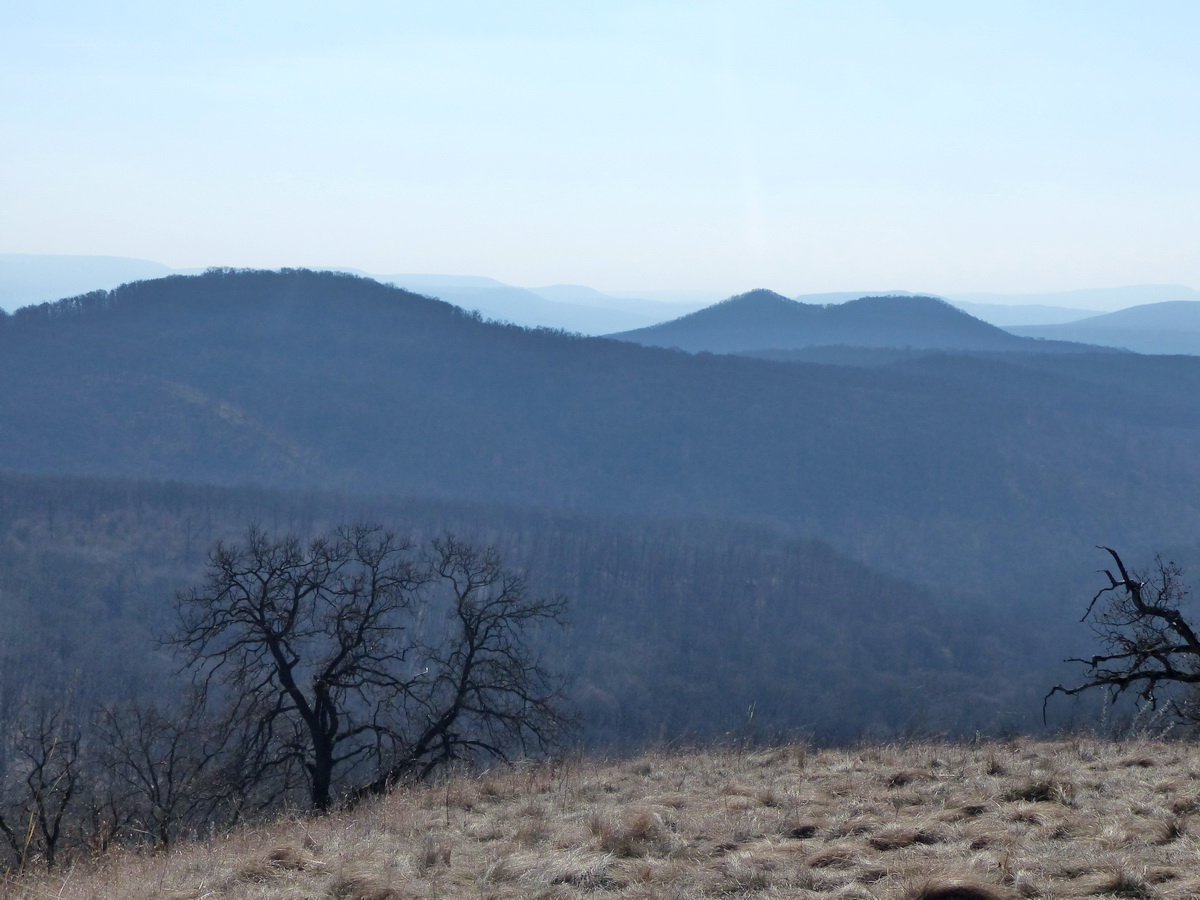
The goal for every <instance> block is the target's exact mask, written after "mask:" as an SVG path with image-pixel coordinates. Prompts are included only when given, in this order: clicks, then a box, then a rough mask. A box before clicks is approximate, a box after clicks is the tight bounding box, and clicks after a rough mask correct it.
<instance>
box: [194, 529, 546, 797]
mask: <svg viewBox="0 0 1200 900" xmlns="http://www.w3.org/2000/svg"><path fill="white" fill-rule="evenodd" d="M442 586H448V587H449V588H450V589H451V590H450V591H449V595H450V599H451V605H452V609H451V610H450V614H449V617H448V618H439V616H438V615H437V612H438V607H439V603H440V602H444V601H445V597H446V594H447V592H446V591H444V590H441V588H442ZM177 608H178V612H179V616H180V618H179V627H178V630H177V632H176V634H175V636H174V638H173V640H172V642H173V643H174V644H175V646H176V647H178V648H179V649H180V650H181V651H182V652H183V653H184V655H185V659H186V661H187V663H188V664H189V665H190V666H191V667H192V668H193V671H194V674H195V677H196V683H197V685H198V686H199V687H200V689H201V692H202V694H203V695H204V696H206V697H207V698H208V699H209V700H210V701H211V700H212V699H213V698H214V696H216V695H219V698H218V699H219V701H220V703H221V704H223V706H224V709H225V713H224V716H225V721H226V723H227V728H228V729H229V730H230V732H231V733H232V732H235V731H236V732H238V733H240V734H241V735H242V738H243V739H242V740H241V742H240V746H241V747H242V748H243V749H242V752H243V755H242V763H241V768H242V772H243V774H244V775H245V776H246V777H247V778H248V779H249V780H251V781H253V782H260V783H261V782H272V781H273V783H274V784H275V785H276V787H275V790H276V791H277V792H286V791H287V790H288V788H289V787H290V785H291V784H293V783H294V781H295V779H296V778H297V777H300V778H303V780H304V781H305V782H306V784H307V788H308V795H309V801H310V803H311V805H312V806H313V808H314V809H318V810H325V809H328V808H329V807H330V806H331V805H332V804H333V802H334V801H335V799H336V798H337V796H339V795H341V796H349V795H354V794H361V793H363V792H365V791H369V790H382V789H384V788H385V787H386V785H387V784H389V783H391V782H392V781H394V780H395V779H396V778H399V777H402V776H404V775H407V774H409V773H412V772H416V774H425V773H427V772H428V771H430V770H431V769H432V768H434V767H435V766H436V765H437V764H439V763H441V762H444V761H446V760H449V759H454V758H458V757H461V756H465V755H468V754H470V753H488V754H491V755H495V756H503V754H504V753H505V752H507V751H508V750H509V749H511V748H513V747H516V746H528V744H529V743H530V742H532V743H534V744H538V745H539V746H540V745H544V744H545V743H546V742H547V741H548V740H550V739H551V737H552V736H553V734H554V731H555V728H556V727H557V726H558V725H560V724H561V723H562V721H563V719H562V717H561V716H560V715H559V713H558V712H557V709H556V707H555V703H556V701H557V699H558V688H557V683H556V682H555V680H554V678H553V677H552V676H551V675H550V674H549V673H548V672H547V671H546V670H545V669H544V668H543V667H542V666H541V665H540V663H539V662H538V661H537V659H536V657H535V655H534V654H533V653H532V652H531V651H530V650H529V649H528V647H527V645H526V643H525V639H526V637H527V634H528V632H529V631H530V630H531V629H532V628H533V627H534V625H536V624H537V623H538V622H539V621H541V620H548V621H554V622H557V621H559V620H560V617H561V613H562V609H563V601H562V600H561V599H555V600H532V599H530V598H528V597H527V595H526V592H525V583H524V580H523V579H522V578H521V577H520V576H517V575H514V574H512V573H509V572H506V571H505V570H504V569H503V567H502V566H501V565H500V563H499V560H498V558H497V557H496V555H495V553H494V552H492V551H484V552H482V553H480V552H479V551H475V550H474V549H472V548H470V547H468V546H467V545H465V544H462V543H461V542H459V541H457V540H455V539H453V538H448V539H446V540H445V541H441V542H435V543H434V545H433V550H432V551H431V553H430V554H428V555H426V556H424V557H418V556H417V555H416V554H415V553H414V551H413V548H412V547H411V546H410V545H409V544H408V543H406V542H403V541H401V540H399V539H397V537H396V536H395V535H394V534H393V533H391V532H389V531H387V530H385V529H383V528H381V527H379V526H374V525H361V524H360V525H349V526H343V527H340V528H338V529H336V530H334V531H333V532H331V533H329V534H327V535H323V536H320V537H318V538H315V539H313V540H312V541H310V542H308V543H307V544H305V543H303V542H301V541H300V540H299V539H298V538H296V537H294V536H286V537H283V538H280V539H277V540H276V539H272V538H270V537H268V536H267V535H266V534H265V533H263V532H262V531H261V530H260V529H258V528H251V529H250V530H249V531H248V532H247V535H246V539H245V541H244V542H242V543H239V544H230V545H225V544H220V545H218V546H217V548H216V549H215V550H214V551H213V553H212V554H211V555H210V558H209V574H208V578H207V579H206V581H205V582H204V584H203V585H201V586H199V587H197V588H194V589H192V590H190V591H187V592H185V593H182V594H180V595H179V596H178V602H177Z"/></svg>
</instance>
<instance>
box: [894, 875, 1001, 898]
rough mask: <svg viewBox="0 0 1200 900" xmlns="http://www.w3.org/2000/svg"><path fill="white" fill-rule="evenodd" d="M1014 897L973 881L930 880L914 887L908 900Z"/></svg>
mask: <svg viewBox="0 0 1200 900" xmlns="http://www.w3.org/2000/svg"><path fill="white" fill-rule="evenodd" d="M1012 897H1013V895H1012V894H1011V893H1009V892H1008V891H1006V890H1004V889H1003V888H1001V887H998V886H996V885H994V884H987V883H985V882H982V881H973V880H966V879H964V880H941V879H936V880H930V881H925V882H922V883H920V884H917V885H914V886H913V887H912V888H910V889H909V891H908V893H906V894H905V898H906V900H1011V898H1012Z"/></svg>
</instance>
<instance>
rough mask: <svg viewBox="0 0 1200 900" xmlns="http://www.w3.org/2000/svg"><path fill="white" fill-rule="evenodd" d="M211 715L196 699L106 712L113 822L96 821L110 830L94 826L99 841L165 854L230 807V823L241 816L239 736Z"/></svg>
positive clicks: (103, 729) (103, 747) (103, 756)
mask: <svg viewBox="0 0 1200 900" xmlns="http://www.w3.org/2000/svg"><path fill="white" fill-rule="evenodd" d="M206 712H207V711H206V709H205V707H204V702H203V697H201V696H199V695H197V694H190V695H186V696H185V697H184V698H183V700H182V701H181V702H180V703H179V704H177V705H176V706H175V707H174V708H172V709H169V710H166V711H164V710H161V709H159V708H157V707H155V706H153V705H147V704H143V703H139V702H136V701H135V702H131V703H128V704H125V705H124V706H120V707H118V706H107V707H104V708H103V709H102V710H101V712H100V717H99V723H98V726H97V729H96V743H97V744H98V745H99V746H98V750H97V755H98V757H99V761H100V763H101V765H102V766H103V768H104V772H105V776H106V777H105V781H106V782H107V785H108V788H109V790H108V791H107V793H106V795H105V796H104V797H102V798H98V799H99V800H101V804H100V806H101V807H102V811H105V812H107V816H103V817H97V816H94V817H93V818H98V819H99V820H100V821H104V822H107V823H108V827H107V829H105V828H101V827H97V826H96V825H93V828H92V832H93V834H94V835H95V836H96V837H95V840H98V841H100V842H101V843H111V842H112V841H113V840H115V839H117V838H118V837H121V836H122V835H123V834H129V835H133V836H135V837H137V838H138V839H140V840H147V841H149V842H150V843H151V844H152V845H153V846H155V847H156V848H158V849H165V848H167V847H169V846H170V845H171V844H172V843H173V841H174V840H175V838H176V837H177V836H178V835H179V833H180V832H181V831H183V830H186V829H192V830H195V829H199V828H202V827H204V826H205V825H208V824H211V823H212V822H213V821H214V820H216V819H217V813H218V810H219V809H220V808H221V807H222V806H223V805H225V806H228V807H230V808H231V810H232V811H231V812H230V814H229V815H227V816H225V817H223V818H227V819H228V818H234V817H235V816H236V808H237V807H238V805H239V804H238V802H237V799H238V797H239V794H240V792H239V790H238V787H239V785H238V779H237V778H230V777H228V776H229V774H230V772H229V769H230V767H231V764H234V763H233V760H232V759H231V755H230V752H229V748H230V745H231V744H232V743H233V737H234V736H233V735H232V734H231V733H230V732H229V731H228V730H226V729H225V728H224V727H220V726H217V727H214V724H215V723H213V722H211V721H210V720H209V719H208V718H207V717H206ZM221 724H222V725H223V724H224V723H221ZM234 765H235V767H236V768H237V769H240V766H236V764H234Z"/></svg>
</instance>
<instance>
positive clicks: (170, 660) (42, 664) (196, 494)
mask: <svg viewBox="0 0 1200 900" xmlns="http://www.w3.org/2000/svg"><path fill="white" fill-rule="evenodd" d="M351 521H368V522H378V523H382V524H385V525H387V526H389V527H391V528H394V529H396V530H397V531H398V532H399V533H400V534H402V535H403V536H405V537H407V538H410V539H411V540H413V541H414V543H416V544H417V545H421V544H423V543H425V542H427V541H428V539H429V538H432V537H437V536H439V535H440V534H443V533H445V532H454V533H457V534H458V535H460V536H461V537H463V538H465V539H467V540H469V541H473V542H476V543H478V544H479V545H481V546H482V545H493V546H495V547H497V549H498V550H499V551H500V553H501V555H502V557H503V559H504V560H505V562H506V563H507V564H508V565H510V566H513V567H516V568H518V569H520V570H522V571H525V572H527V573H528V575H529V579H530V585H531V588H532V589H533V590H534V591H535V592H536V593H538V594H543V595H547V596H552V595H556V594H563V595H565V596H567V597H568V598H570V613H569V620H570V624H569V627H568V629H567V630H566V631H565V632H563V633H557V632H554V631H546V632H544V633H543V634H542V637H541V639H540V640H542V641H543V642H546V646H547V647H548V649H549V650H550V651H552V654H551V655H552V658H553V659H554V660H555V667H556V668H559V669H562V670H563V671H564V673H565V674H567V675H568V676H569V681H570V690H569V694H570V697H571V701H572V705H573V706H574V707H576V708H577V709H578V710H579V712H580V713H581V722H582V731H581V737H582V739H583V740H584V741H585V743H587V744H590V745H597V744H599V745H605V746H610V745H619V746H628V745H630V744H638V743H642V742H645V741H647V740H654V739H659V738H663V737H682V736H704V735H708V736H712V735H716V734H722V733H725V732H727V731H729V730H738V731H741V730H743V729H745V728H747V727H749V728H752V729H754V730H755V731H757V732H759V733H766V734H771V733H775V732H802V733H813V734H820V735H823V736H825V737H826V738H831V737H835V736H842V737H848V736H852V735H856V734H861V733H879V734H888V733H893V732H895V731H896V730H902V731H922V732H923V731H928V730H935V731H945V730H952V731H970V730H972V729H975V728H997V727H1019V726H1022V725H1024V726H1029V725H1032V724H1033V722H1034V719H1035V713H1036V706H1037V698H1038V697H1039V696H1040V691H1041V690H1042V687H1043V684H1044V683H1045V682H1046V681H1047V680H1048V679H1051V678H1053V677H1056V674H1057V672H1058V670H1057V668H1056V667H1055V666H1054V662H1055V660H1054V659H1053V657H1052V655H1050V654H1052V652H1053V651H1052V647H1051V642H1050V641H1049V640H1047V639H1046V638H1045V637H1043V636H1031V635H1029V634H1027V633H1026V628H1025V625H1024V620H1025V619H1026V618H1027V616H1028V614H1029V612H1030V610H1031V606H1032V605H1031V604H1030V603H1028V602H1025V601H1016V602H1014V604H1013V605H1012V606H1010V607H1009V608H1007V609H1003V610H1001V609H997V610H992V611H987V610H979V609H971V608H969V607H967V606H965V605H964V604H963V602H962V600H961V599H960V598H957V597H955V596H954V595H953V594H946V593H943V594H942V595H941V596H934V595H933V594H931V593H930V592H929V591H926V590H923V589H921V588H917V587H914V586H913V585H911V584H907V583H904V582H902V581H899V580H898V579H895V578H890V577H887V576H884V575H881V574H880V573H878V572H877V571H873V570H871V569H869V568H867V567H865V566H862V565H860V564H857V563H854V562H851V561H850V560H848V559H846V558H845V557H843V556H840V555H839V554H837V553H836V552H834V551H833V550H832V549H831V548H829V547H828V546H826V545H824V544H821V543H817V542H813V541H805V540H794V539H787V538H783V537H780V536H778V535H777V534H774V533H772V532H771V531H769V530H765V529H763V528H757V527H753V526H747V525H743V526H734V525H730V524H729V523H720V522H716V521H713V520H711V519H706V518H703V517H692V518H688V519H681V518H672V519H656V520H644V519H636V518H631V517H628V516H601V517H596V516H583V515H578V514H576V515H572V514H553V513H549V512H545V511H542V512H535V511H522V510H517V509H512V508H506V507H497V506H490V507H489V506H481V505H472V504H459V503H444V502H443V503H437V502H430V501H416V500H407V501H402V500H385V499H378V498H374V499H367V498H348V497H339V496H335V495H327V494H295V493H285V492H278V491H265V490H249V489H244V488H202V487H185V486H183V485H149V484H142V483H134V482H122V481H106V480H96V479H80V478H50V477H36V478H31V477H27V476H12V475H7V476H0V613H2V614H3V616H4V620H5V622H6V623H7V624H6V634H7V636H8V639H7V641H6V642H5V644H4V645H3V648H2V649H3V658H2V664H3V667H4V670H3V680H4V684H5V685H6V686H7V693H6V694H5V696H6V697H7V698H8V700H9V701H10V707H9V708H10V709H11V703H12V702H14V701H15V698H16V697H18V696H19V695H24V696H29V695H33V696H37V695H39V694H41V693H43V692H44V690H45V689H46V687H47V685H49V684H52V685H55V686H56V687H55V689H54V690H55V691H59V690H62V689H64V687H65V686H71V685H73V686H74V687H73V688H72V690H74V691H75V692H77V693H78V692H82V694H84V695H85V696H86V698H87V699H88V700H89V701H97V702H110V701H113V700H123V699H127V698H129V697H132V696H140V697H142V698H143V699H147V700H157V701H159V702H164V703H165V702H168V701H173V700H174V699H175V697H176V695H177V694H178V693H179V691H180V689H181V681H180V680H179V679H178V678H177V677H176V675H175V672H176V669H177V668H178V663H179V658H178V657H176V656H175V655H174V654H173V652H172V651H171V650H170V649H169V648H167V647H164V646H162V645H160V643H159V642H158V639H159V638H161V637H162V636H163V635H165V634H168V633H169V632H170V631H171V629H172V628H173V627H174V626H175V613H174V609H173V605H172V599H173V597H174V596H175V594H176V593H177V592H178V591H180V590H182V589H184V588H186V587H188V586H189V585H191V584H194V583H196V582H197V580H198V579H199V578H200V577H201V575H202V574H203V572H204V566H205V559H206V556H207V553H208V551H209V550H210V549H211V547H212V546H213V545H214V544H215V542H216V541H218V540H226V541H229V540H238V539H239V538H241V537H242V536H243V534H244V531H245V528H246V526H247V525H248V524H250V523H255V524H258V525H259V526H260V527H262V528H263V529H264V530H266V531H267V532H269V533H271V534H278V535H283V534H285V533H289V532H291V533H296V534H298V535H302V536H308V535H312V534H315V533H317V532H318V531H321V530H323V529H327V528H329V527H330V526H331V525H334V524H337V523H339V522H351ZM1063 612H1064V615H1063V616H1062V617H1061V621H1062V622H1067V621H1069V620H1070V618H1071V617H1070V616H1069V615H1066V614H1065V613H1067V612H1074V609H1073V608H1072V609H1070V610H1065V611H1063ZM1060 630H1061V629H1059V630H1055V631H1054V633H1055V634H1058V633H1059V632H1060ZM1001 673H1005V678H1004V683H1003V684H1001V685H998V684H997V682H996V679H997V677H998V676H999V675H1000V674H1001ZM934 685H936V690H930V689H929V688H931V687H932V686H934ZM918 688H919V689H918ZM0 713H2V710H0Z"/></svg>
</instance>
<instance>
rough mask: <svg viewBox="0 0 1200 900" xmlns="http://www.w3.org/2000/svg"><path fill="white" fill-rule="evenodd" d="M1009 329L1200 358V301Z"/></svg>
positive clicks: (1130, 309)
mask: <svg viewBox="0 0 1200 900" xmlns="http://www.w3.org/2000/svg"><path fill="white" fill-rule="evenodd" d="M1007 330H1008V331H1011V332H1012V333H1013V334H1019V335H1024V336H1028V337H1038V338H1046V339H1050V340H1063V341H1083V342H1086V343H1089V344H1098V345H1100V346H1105V347H1122V348H1124V349H1127V350H1135V351H1137V352H1138V353H1187V354H1191V355H1200V301H1196V300H1168V301H1165V302H1162V303H1147V304H1143V305H1141V306H1133V307H1130V308H1129V309H1121V310H1117V311H1116V312H1111V313H1107V314H1105V315H1101V316H1092V317H1090V318H1086V319H1081V320H1079V321H1076V322H1070V323H1067V324H1059V325H1040V326H1019V327H1011V328H1008V329H1007Z"/></svg>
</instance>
